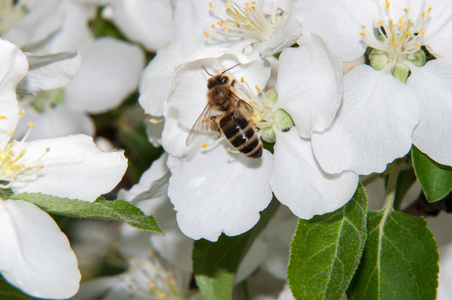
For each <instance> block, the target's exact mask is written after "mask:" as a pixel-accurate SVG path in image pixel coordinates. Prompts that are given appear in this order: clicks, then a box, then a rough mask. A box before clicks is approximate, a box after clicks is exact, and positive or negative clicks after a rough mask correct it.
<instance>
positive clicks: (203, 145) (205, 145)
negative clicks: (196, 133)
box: [201, 143, 209, 148]
mask: <svg viewBox="0 0 452 300" xmlns="http://www.w3.org/2000/svg"><path fill="white" fill-rule="evenodd" d="M208 146H209V145H208V144H206V143H204V144H201V147H202V148H207V147H208Z"/></svg>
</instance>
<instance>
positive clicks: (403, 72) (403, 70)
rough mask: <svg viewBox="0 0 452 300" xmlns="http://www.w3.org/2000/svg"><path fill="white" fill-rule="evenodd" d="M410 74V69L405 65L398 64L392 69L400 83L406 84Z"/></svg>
mask: <svg viewBox="0 0 452 300" xmlns="http://www.w3.org/2000/svg"><path fill="white" fill-rule="evenodd" d="M409 73H410V69H408V67H407V66H406V65H405V64H402V63H397V64H396V65H395V67H394V69H392V75H394V77H395V78H397V79H398V80H399V81H400V82H402V83H405V82H406V79H407V78H408V75H409Z"/></svg>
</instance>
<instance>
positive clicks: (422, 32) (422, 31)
mask: <svg viewBox="0 0 452 300" xmlns="http://www.w3.org/2000/svg"><path fill="white" fill-rule="evenodd" d="M419 33H420V34H421V35H422V36H424V33H425V32H424V27H421V29H419Z"/></svg>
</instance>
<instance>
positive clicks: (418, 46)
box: [414, 42, 421, 50]
mask: <svg viewBox="0 0 452 300" xmlns="http://www.w3.org/2000/svg"><path fill="white" fill-rule="evenodd" d="M414 45H415V46H416V49H417V50H419V49H421V45H419V43H418V42H415V43H414Z"/></svg>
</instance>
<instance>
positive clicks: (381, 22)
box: [376, 20, 384, 26]
mask: <svg viewBox="0 0 452 300" xmlns="http://www.w3.org/2000/svg"><path fill="white" fill-rule="evenodd" d="M383 23H384V21H383V20H381V21H378V22H377V23H376V24H377V25H378V26H381V25H383Z"/></svg>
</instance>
